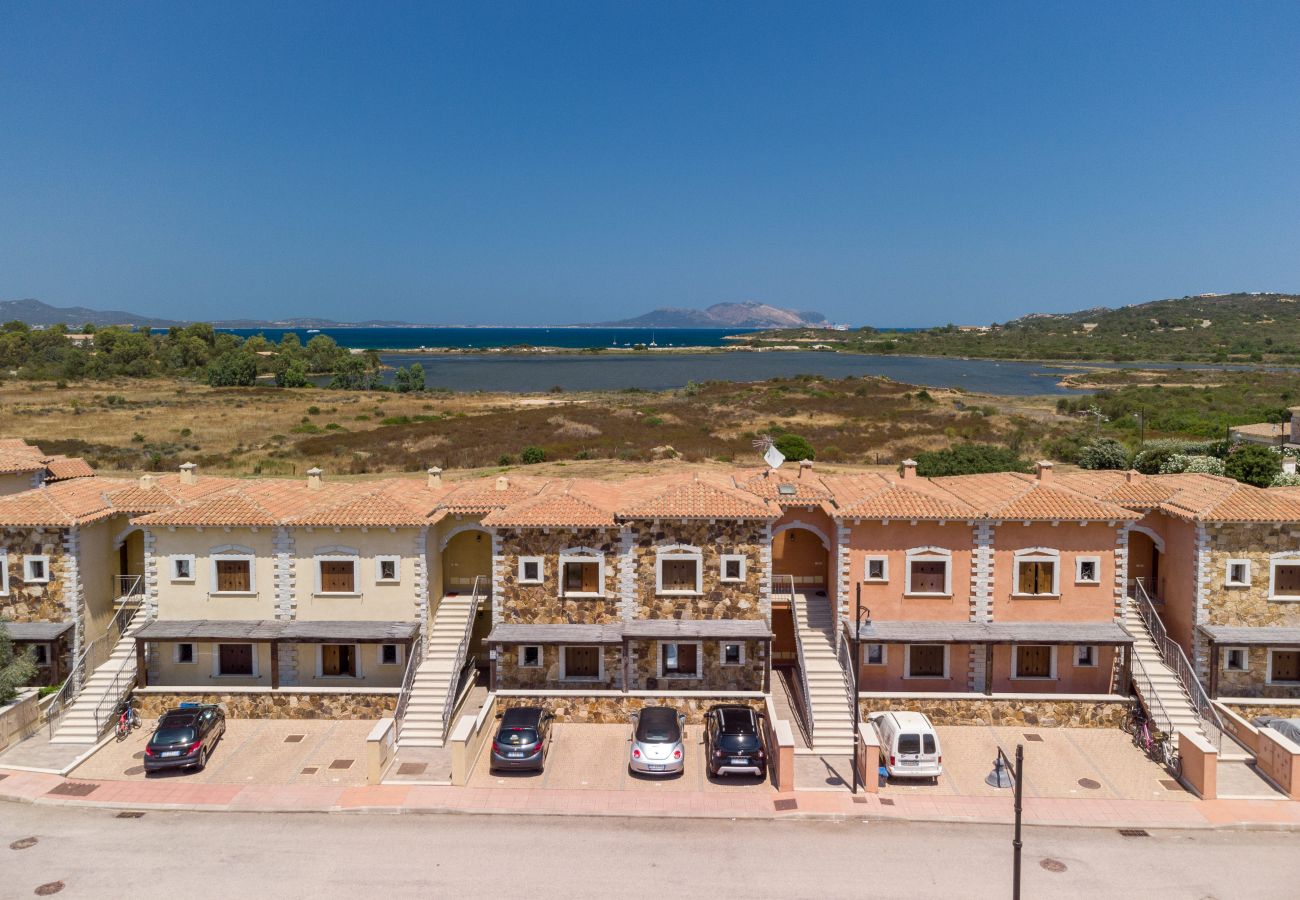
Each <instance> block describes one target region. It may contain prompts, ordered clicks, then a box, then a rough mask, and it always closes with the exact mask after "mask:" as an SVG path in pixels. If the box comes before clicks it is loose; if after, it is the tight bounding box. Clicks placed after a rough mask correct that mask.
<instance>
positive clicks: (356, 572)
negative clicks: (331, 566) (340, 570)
mask: <svg viewBox="0 0 1300 900" xmlns="http://www.w3.org/2000/svg"><path fill="white" fill-rule="evenodd" d="M335 562H350V563H352V590H350V591H326V590H322V589H321V584H322V583H323V581H324V579H323V578H322V577H321V566H322V565H323V564H324V563H335ZM311 571H312V575H313V576H314V577H315V580H316V583H315V584H314V585H313V587H314V588H315V590H314V591H312V593H313V594H314V595H315V596H317V597H360V596H361V553H360V552H358V551H357V550H354V549H352V548H351V547H323V548H322V549H321V550H319V551H317V552H316V553H314V554H312V558H311Z"/></svg>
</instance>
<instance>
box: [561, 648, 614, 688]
mask: <svg viewBox="0 0 1300 900" xmlns="http://www.w3.org/2000/svg"><path fill="white" fill-rule="evenodd" d="M560 661H561V664H562V665H561V668H560V677H561V678H562V679H564V680H566V681H604V680H605V659H604V654H602V653H601V652H600V648H599V647H565V648H563V650H562V651H561V654H560Z"/></svg>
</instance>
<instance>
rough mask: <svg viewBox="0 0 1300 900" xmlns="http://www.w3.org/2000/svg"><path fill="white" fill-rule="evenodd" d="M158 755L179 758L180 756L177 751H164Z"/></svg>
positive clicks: (179, 752)
mask: <svg viewBox="0 0 1300 900" xmlns="http://www.w3.org/2000/svg"><path fill="white" fill-rule="evenodd" d="M158 755H159V756H180V755H181V751H179V750H164V751H163V752H162V753H159V754H158Z"/></svg>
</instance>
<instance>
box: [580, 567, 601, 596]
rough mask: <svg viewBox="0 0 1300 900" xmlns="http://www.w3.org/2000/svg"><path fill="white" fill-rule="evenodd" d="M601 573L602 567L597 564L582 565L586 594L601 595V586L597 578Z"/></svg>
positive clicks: (583, 589) (583, 584) (583, 585)
mask: <svg viewBox="0 0 1300 900" xmlns="http://www.w3.org/2000/svg"><path fill="white" fill-rule="evenodd" d="M599 573H600V566H598V565H596V563H583V564H582V591H583V593H585V594H599V593H600V584H599V582H598V580H597V576H598V575H599Z"/></svg>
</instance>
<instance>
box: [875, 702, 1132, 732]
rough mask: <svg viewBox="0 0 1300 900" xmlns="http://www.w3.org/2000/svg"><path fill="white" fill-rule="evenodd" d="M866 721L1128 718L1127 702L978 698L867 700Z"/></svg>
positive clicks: (1097, 721)
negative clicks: (880, 715)
mask: <svg viewBox="0 0 1300 900" xmlns="http://www.w3.org/2000/svg"><path fill="white" fill-rule="evenodd" d="M858 704H859V708H860V710H861V715H862V718H863V720H864V721H865V720H866V717H867V714H868V713H873V712H882V711H887V710H911V711H913V712H919V713H925V715H926V716H928V717H929V719H930V721H931V722H933V723H934V724H935V725H1012V726H1020V725H1026V726H1031V727H1034V728H1058V727H1059V728H1118V727H1120V725H1122V724H1123V722H1124V719H1125V717H1126V716H1127V715H1128V708H1129V707H1128V703H1127V702H1126V701H1125V700H1124V699H1116V700H1113V701H1107V700H1054V699H1052V698H1051V697H1042V698H1037V697H1035V698H1034V699H1032V700H1029V699H1015V700H1012V699H1000V698H995V697H984V696H979V695H975V696H972V697H970V698H969V699H966V698H964V697H963V698H960V699H958V698H951V697H945V698H927V697H903V696H899V697H863V698H861V699H860V700H859V701H858Z"/></svg>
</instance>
